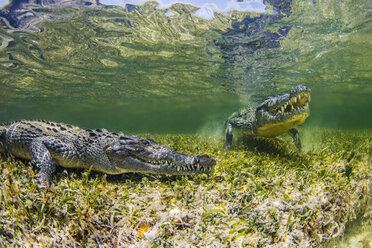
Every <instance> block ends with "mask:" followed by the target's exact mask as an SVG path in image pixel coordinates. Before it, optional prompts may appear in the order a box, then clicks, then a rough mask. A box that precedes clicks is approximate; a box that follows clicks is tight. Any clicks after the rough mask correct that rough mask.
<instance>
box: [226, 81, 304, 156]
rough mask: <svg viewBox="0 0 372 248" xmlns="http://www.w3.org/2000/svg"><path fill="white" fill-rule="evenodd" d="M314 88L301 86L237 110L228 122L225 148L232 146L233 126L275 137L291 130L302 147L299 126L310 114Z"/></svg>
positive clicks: (295, 141)
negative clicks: (251, 106)
mask: <svg viewBox="0 0 372 248" xmlns="http://www.w3.org/2000/svg"><path fill="white" fill-rule="evenodd" d="M310 93H311V90H310V89H309V88H308V87H306V86H303V85H297V86H296V87H294V88H293V89H292V91H291V92H290V93H287V94H284V95H276V96H271V97H269V98H267V99H266V100H265V101H264V102H263V103H261V104H260V105H259V106H258V107H257V108H250V107H248V108H245V109H242V110H240V111H239V112H235V113H233V114H232V115H231V116H230V117H229V118H228V120H227V121H226V122H225V132H226V142H225V147H226V148H230V147H231V145H232V140H233V129H237V130H240V131H242V132H244V133H245V134H247V135H251V136H262V137H269V138H274V137H277V136H279V135H282V134H284V133H289V134H290V135H291V136H292V138H293V141H294V143H295V145H296V147H297V148H298V149H301V140H300V135H299V133H298V131H297V129H296V128H294V127H295V126H297V125H300V124H302V123H303V122H304V121H305V120H306V118H307V117H308V116H309V114H310V109H309V102H310Z"/></svg>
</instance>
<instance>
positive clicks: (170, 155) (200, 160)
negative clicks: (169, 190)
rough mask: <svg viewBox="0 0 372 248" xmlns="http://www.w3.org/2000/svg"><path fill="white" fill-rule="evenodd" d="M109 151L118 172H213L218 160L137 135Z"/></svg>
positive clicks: (179, 173) (113, 146)
mask: <svg viewBox="0 0 372 248" xmlns="http://www.w3.org/2000/svg"><path fill="white" fill-rule="evenodd" d="M106 154H107V157H108V159H109V160H110V162H111V163H112V165H113V166H115V170H116V171H117V173H118V174H119V173H125V172H141V173H156V174H169V175H189V174H198V173H210V172H211V171H212V169H213V167H214V165H215V164H216V161H215V160H214V159H212V158H210V157H209V156H208V155H186V154H183V153H180V152H176V151H173V150H172V149H170V148H169V147H167V146H163V145H159V144H157V143H156V142H155V141H153V140H152V139H145V138H139V137H136V136H130V137H126V139H123V140H120V141H119V142H117V143H115V144H112V145H111V146H110V147H108V148H107V150H106Z"/></svg>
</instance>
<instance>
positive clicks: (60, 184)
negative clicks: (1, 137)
mask: <svg viewBox="0 0 372 248" xmlns="http://www.w3.org/2000/svg"><path fill="white" fill-rule="evenodd" d="M301 133H304V142H303V143H304V144H305V148H304V151H303V152H298V151H297V150H296V149H295V147H294V146H293V145H292V142H290V139H288V140H287V139H286V138H285V139H284V140H282V141H278V140H268V139H253V140H252V139H247V138H245V137H242V138H240V139H238V141H237V145H236V146H235V147H234V148H233V149H232V150H229V151H226V150H224V149H223V148H222V147H223V140H222V139H221V138H219V137H208V136H205V135H176V134H174V135H153V134H152V135H145V136H148V137H152V138H153V139H155V140H156V141H158V142H159V143H161V144H164V145H168V146H170V147H172V148H173V149H176V150H178V151H182V152H185V153H192V154H195V153H199V154H204V153H205V154H210V155H211V156H212V157H214V158H215V159H216V161H217V165H216V168H215V171H214V172H213V173H212V174H211V175H194V176H189V177H177V176H159V175H140V174H124V175H121V176H106V175H104V174H100V173H93V172H89V171H74V170H68V171H66V170H63V169H61V170H60V171H59V172H58V173H57V175H56V177H55V179H54V185H53V186H52V187H51V188H50V189H48V190H45V189H39V188H38V187H37V186H36V181H35V180H34V179H33V176H34V175H35V173H36V169H34V168H32V167H31V166H30V165H29V164H28V163H24V162H21V161H19V160H16V159H13V158H10V157H7V156H3V158H2V160H1V167H0V168H1V174H0V182H1V183H0V185H1V186H0V187H1V191H0V223H1V225H0V243H2V244H4V245H6V246H8V245H16V246H17V245H22V246H24V245H26V246H27V245H41V246H68V247H73V246H84V245H86V246H97V245H100V246H126V247H127V246H137V247H138V246H151V247H159V246H161V247H168V246H176V247H181V246H183V247H184V246H195V247H200V246H208V247H210V246H222V247H230V246H238V247H239V246H244V247H249V246H252V247H265V246H273V247H279V246H280V247H283V246H286V247H295V246H296V247H299V246H300V247H302V246H309V247H318V246H319V245H325V244H329V242H330V241H333V240H337V238H339V237H340V236H341V235H342V234H343V233H344V230H345V225H346V224H349V223H352V221H353V220H355V219H356V218H357V217H359V216H363V214H364V211H365V209H366V204H367V199H368V197H369V196H370V187H371V175H372V174H371V165H370V162H371V137H372V131H371V130H368V131H363V132H351V131H341V130H329V129H316V128H312V129H310V128H309V129H302V130H301Z"/></svg>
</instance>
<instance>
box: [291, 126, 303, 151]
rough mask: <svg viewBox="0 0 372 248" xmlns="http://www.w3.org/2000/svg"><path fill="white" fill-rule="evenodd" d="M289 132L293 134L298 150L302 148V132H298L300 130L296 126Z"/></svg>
mask: <svg viewBox="0 0 372 248" xmlns="http://www.w3.org/2000/svg"><path fill="white" fill-rule="evenodd" d="M288 133H289V134H290V135H291V136H292V139H293V142H294V143H295V145H296V147H297V149H298V150H301V147H302V145H301V140H300V134H299V133H298V130H297V129H296V128H292V129H290V130H289V131H288Z"/></svg>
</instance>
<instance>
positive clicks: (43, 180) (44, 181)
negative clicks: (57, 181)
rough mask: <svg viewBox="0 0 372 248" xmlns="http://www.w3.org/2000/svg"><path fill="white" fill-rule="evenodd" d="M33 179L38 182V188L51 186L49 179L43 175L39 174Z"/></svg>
mask: <svg viewBox="0 0 372 248" xmlns="http://www.w3.org/2000/svg"><path fill="white" fill-rule="evenodd" d="M35 179H36V180H37V181H38V187H39V188H49V187H50V185H51V178H50V177H48V175H46V174H45V173H42V172H39V173H37V174H36V175H35Z"/></svg>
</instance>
